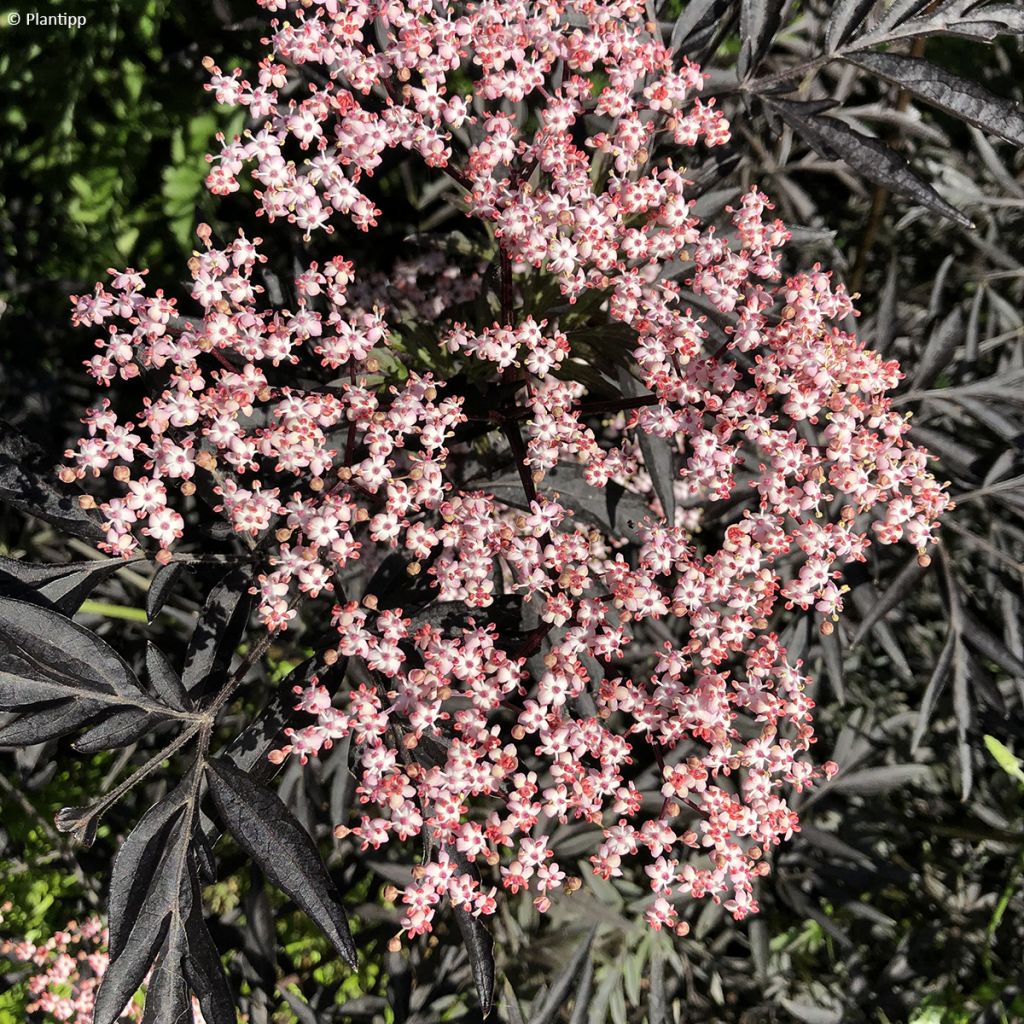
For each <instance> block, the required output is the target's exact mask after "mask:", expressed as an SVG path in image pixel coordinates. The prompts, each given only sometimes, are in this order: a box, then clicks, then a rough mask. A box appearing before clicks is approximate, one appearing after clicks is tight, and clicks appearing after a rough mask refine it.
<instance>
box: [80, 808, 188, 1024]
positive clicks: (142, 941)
mask: <svg viewBox="0 0 1024 1024" xmlns="http://www.w3.org/2000/svg"><path fill="white" fill-rule="evenodd" d="M187 832H188V829H187V828H186V823H185V820H184V819H183V818H178V819H177V820H175V821H174V822H173V823H172V825H171V827H170V831H169V833H168V835H167V839H166V843H165V844H163V845H162V846H161V849H160V850H159V851H158V856H159V859H158V861H157V863H156V868H155V871H154V872H153V874H152V876H151V877H150V878H149V879H148V880H147V884H146V886H145V889H144V890H143V891H144V896H143V898H142V900H141V903H140V904H139V905H138V906H137V907H133V908H131V910H132V911H133V912H130V913H129V916H127V917H126V918H125V920H124V922H123V924H122V925H121V927H122V928H124V929H127V932H128V934H127V937H126V938H124V940H123V944H122V945H121V948H120V950H119V951H118V952H117V954H116V955H115V953H114V949H113V945H112V947H111V960H110V965H109V966H108V967H107V971H106V973H105V974H104V975H103V981H102V982H101V983H100V987H99V990H98V991H97V993H96V1005H95V1009H94V1011H93V1020H94V1024H114V1022H115V1021H116V1020H117V1018H118V1017H119V1016H120V1015H121V1013H122V1011H123V1010H124V1008H125V1005H126V1004H127V1002H128V1000H129V999H131V997H132V996H133V995H134V994H135V992H136V990H137V989H138V987H139V986H140V985H141V984H142V981H143V979H144V978H145V977H146V973H147V972H148V971H149V969H150V966H151V965H152V964H153V961H154V959H155V958H156V957H157V955H158V953H159V952H160V950H161V947H162V946H163V945H164V943H165V941H166V940H167V938H168V934H169V933H170V930H171V926H172V918H173V919H174V920H173V923H174V924H175V925H177V923H178V922H179V921H182V920H184V919H185V918H186V917H187V916H188V913H189V911H190V910H191V904H192V886H191V882H190V879H189V877H188V864H187V861H188V848H189V837H188V834H187ZM119 938H120V934H119ZM169 995H170V993H168V992H167V991H166V989H165V990H163V991H162V992H161V996H160V997H161V998H167V997H168V996H169Z"/></svg>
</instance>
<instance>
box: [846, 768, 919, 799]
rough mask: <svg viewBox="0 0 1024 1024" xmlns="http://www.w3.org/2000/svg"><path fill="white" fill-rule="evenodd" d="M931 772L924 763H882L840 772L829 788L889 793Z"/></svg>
mask: <svg viewBox="0 0 1024 1024" xmlns="http://www.w3.org/2000/svg"><path fill="white" fill-rule="evenodd" d="M928 774H929V769H928V768H927V767H925V765H922V764H892V765H880V766H878V767H876V768H861V769H860V771H856V772H850V774H849V775H843V774H840V775H838V776H837V777H836V780H835V781H834V782H833V783H831V785H830V786H829V787H828V789H829V790H830V791H831V792H842V793H888V792H889V790H891V789H899V788H901V787H903V786H909V785H913V784H914V783H916V782H920V781H921V780H922V779H923V778H925V777H926V776H927V775H928Z"/></svg>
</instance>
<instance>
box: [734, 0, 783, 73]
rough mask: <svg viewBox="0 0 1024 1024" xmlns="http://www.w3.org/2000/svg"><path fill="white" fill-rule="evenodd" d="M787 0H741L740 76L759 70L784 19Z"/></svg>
mask: <svg viewBox="0 0 1024 1024" xmlns="http://www.w3.org/2000/svg"><path fill="white" fill-rule="evenodd" d="M785 6H786V0H741V3H740V45H741V47H742V49H741V52H740V61H739V75H740V78H746V77H747V75H749V74H752V73H753V72H754V71H756V70H757V66H758V65H759V64H760V63H761V61H762V59H763V58H764V55H765V54H766V53H767V52H768V47H769V46H770V45H771V41H772V39H773V38H774V37H775V33H776V32H778V30H779V23H780V22H781V20H782V9H783V8H784V7H785Z"/></svg>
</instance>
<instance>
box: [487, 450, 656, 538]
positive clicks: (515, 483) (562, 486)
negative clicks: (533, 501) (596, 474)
mask: <svg viewBox="0 0 1024 1024" xmlns="http://www.w3.org/2000/svg"><path fill="white" fill-rule="evenodd" d="M486 487H487V490H489V491H490V492H491V493H492V494H493V495H494V497H495V498H497V499H498V500H499V501H501V502H503V503H504V504H506V505H511V506H512V507H513V508H522V509H528V508H529V503H528V502H527V500H526V498H525V496H524V494H523V485H522V484H521V483H520V481H519V475H518V474H517V473H512V474H508V475H505V476H502V477H499V478H498V479H497V480H495V481H493V482H491V483H488V484H487V485H486ZM538 490H539V491H540V493H541V494H543V495H544V496H545V497H547V498H553V499H555V500H557V501H559V502H561V503H562V504H563V505H565V506H566V507H567V508H568V509H570V510H571V511H572V512H573V513H575V515H576V516H578V517H579V518H580V519H581V520H583V521H584V522H587V523H591V524H593V525H594V526H597V527H598V528H599V529H602V530H604V531H606V532H608V533H611V534H612V535H613V536H616V537H625V538H627V539H629V540H634V541H635V540H638V539H639V536H640V534H639V529H638V527H639V524H640V523H641V521H642V520H643V519H644V518H645V517H647V516H650V514H651V510H650V509H649V508H648V506H647V503H646V502H645V501H644V500H643V498H641V497H640V495H638V494H633V493H631V492H629V491H626V490H625V489H624V488H623V487H622V486H620V485H619V484H616V483H614V482H609V483H608V484H607V485H606V486H605V487H593V486H591V485H590V484H588V483H587V481H586V479H585V478H584V476H583V469H582V467H580V466H573V465H570V464H568V463H559V464H558V465H557V466H556V467H555V468H554V469H552V470H550V471H549V472H548V473H547V474H546V475H545V477H544V479H543V481H541V484H540V486H539V487H538Z"/></svg>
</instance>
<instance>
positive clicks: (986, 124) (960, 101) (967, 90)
mask: <svg viewBox="0 0 1024 1024" xmlns="http://www.w3.org/2000/svg"><path fill="white" fill-rule="evenodd" d="M845 59H846V60H847V61H848V62H850V63H851V64H855V65H856V66H857V67H861V68H864V69H865V70H866V71H870V72H871V73H872V74H874V75H878V76H880V77H881V78H885V79H887V80H888V81H890V82H894V83H895V84H896V85H898V86H900V87H901V88H903V89H906V90H907V92H910V93H913V95H915V96H917V97H918V98H919V99H922V100H924V101H925V102H926V103H930V104H932V105H933V106H936V107H938V108H939V109H940V110H944V111H946V113H948V114H952V115H953V116H954V117H958V118H960V120H961V121H966V122H967V123H968V124H973V125H975V126H976V127H978V128H981V129H982V131H986V132H988V133H989V134H990V135H997V136H998V137H999V138H1001V139H1005V140H1006V141H1007V142H1012V143H1013V144H1014V145H1015V146H1018V147H1020V146H1024V115H1022V114H1021V111H1020V108H1019V107H1018V106H1017V105H1016V104H1015V103H1011V102H1010V101H1009V100H1004V99H1001V98H1000V97H998V96H993V95H992V93H990V92H989V91H988V90H987V89H983V88H982V87H981V86H980V85H977V84H976V83H975V82H972V81H970V80H969V79H966V78H960V77H959V76H958V75H954V74H953V73H952V72H950V71H946V70H945V68H941V67H939V66H938V65H937V64H932V63H931V61H927V60H924V59H923V58H920V57H903V56H901V55H899V54H895V53H875V52H863V53H858V54H853V55H851V56H848V57H846V58H845Z"/></svg>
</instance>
